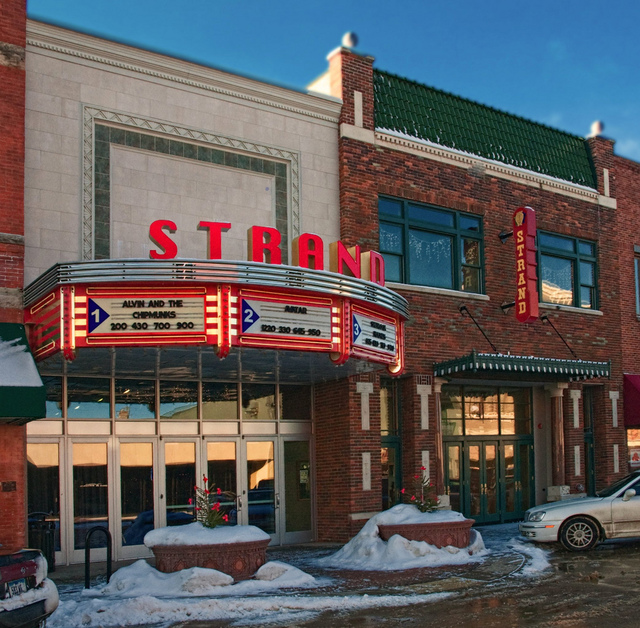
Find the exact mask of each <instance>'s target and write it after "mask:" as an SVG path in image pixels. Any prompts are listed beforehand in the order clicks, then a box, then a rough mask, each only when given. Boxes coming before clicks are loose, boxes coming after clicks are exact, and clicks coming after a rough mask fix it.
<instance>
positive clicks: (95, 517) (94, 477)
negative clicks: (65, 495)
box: [67, 441, 112, 562]
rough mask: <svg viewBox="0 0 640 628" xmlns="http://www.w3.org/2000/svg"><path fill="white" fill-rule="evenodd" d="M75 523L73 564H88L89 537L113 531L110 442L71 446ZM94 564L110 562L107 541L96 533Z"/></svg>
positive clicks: (71, 532) (92, 542) (92, 540)
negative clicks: (102, 529)
mask: <svg viewBox="0 0 640 628" xmlns="http://www.w3.org/2000/svg"><path fill="white" fill-rule="evenodd" d="M71 466H72V470H71V477H70V482H71V495H72V498H71V500H70V501H71V503H70V504H69V507H70V510H71V518H70V519H71V521H73V526H69V527H68V529H67V533H68V547H70V548H71V556H72V562H80V561H82V560H84V550H85V541H86V537H87V534H88V533H89V532H90V531H91V530H92V529H93V528H95V527H98V526H99V527H103V528H107V529H112V528H111V526H110V525H109V518H110V514H111V508H110V507H109V504H110V502H111V496H110V490H109V470H110V466H109V445H108V443H107V442H78V441H73V442H72V443H71ZM89 544H90V547H91V560H106V558H107V553H106V549H105V548H106V547H107V538H106V535H105V534H103V533H102V532H94V533H93V534H92V535H91V537H90V540H89Z"/></svg>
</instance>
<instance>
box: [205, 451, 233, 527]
mask: <svg viewBox="0 0 640 628" xmlns="http://www.w3.org/2000/svg"><path fill="white" fill-rule="evenodd" d="M237 477H238V474H237V472H236V444H235V442H233V441H221V442H208V443H207V479H208V480H209V487H210V488H211V491H212V493H213V494H214V495H215V497H214V498H213V499H215V500H216V501H217V502H218V503H219V504H220V511H221V512H222V513H224V514H226V515H227V516H228V517H229V525H234V524H236V523H237V507H236V493H237V491H238V480H237Z"/></svg>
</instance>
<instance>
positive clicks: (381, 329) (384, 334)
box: [351, 314, 396, 356]
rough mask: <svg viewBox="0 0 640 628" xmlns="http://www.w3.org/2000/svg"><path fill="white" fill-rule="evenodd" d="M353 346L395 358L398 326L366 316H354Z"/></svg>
mask: <svg viewBox="0 0 640 628" xmlns="http://www.w3.org/2000/svg"><path fill="white" fill-rule="evenodd" d="M351 344H352V346H354V347H364V348H366V349H372V350H374V351H379V352H381V353H386V354H388V355H392V356H395V355H396V326H395V325H394V324H392V323H387V322H386V321H381V320H379V319H376V318H370V317H369V316H365V315H364V314H353V320H352V340H351Z"/></svg>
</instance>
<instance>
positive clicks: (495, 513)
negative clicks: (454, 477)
mask: <svg viewBox="0 0 640 628" xmlns="http://www.w3.org/2000/svg"><path fill="white" fill-rule="evenodd" d="M465 445H466V450H467V456H466V467H467V477H468V484H469V491H468V500H467V504H466V508H467V512H468V513H469V516H470V517H472V518H476V519H477V520H478V521H482V522H490V521H497V520H498V519H499V518H500V510H499V504H498V455H497V453H498V444H497V443H496V442H493V441H487V442H476V443H466V444H465Z"/></svg>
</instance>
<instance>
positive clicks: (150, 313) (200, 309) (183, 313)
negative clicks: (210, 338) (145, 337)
mask: <svg viewBox="0 0 640 628" xmlns="http://www.w3.org/2000/svg"><path fill="white" fill-rule="evenodd" d="M87 301H88V302H87V331H88V333H89V335H92V334H136V333H140V334H149V333H159V334H161V333H166V332H171V333H176V332H203V331H204V298H202V297H199V298H193V297H191V298H185V299H183V298H167V297H162V298H153V297H151V298H144V299H128V298H122V297H119V298H110V299H92V298H89V299H88V300H87Z"/></svg>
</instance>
